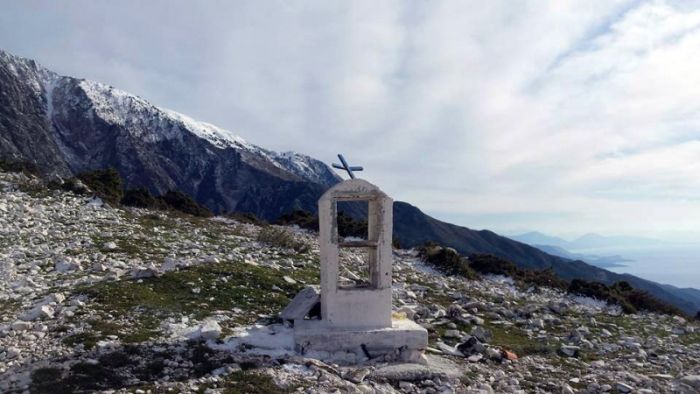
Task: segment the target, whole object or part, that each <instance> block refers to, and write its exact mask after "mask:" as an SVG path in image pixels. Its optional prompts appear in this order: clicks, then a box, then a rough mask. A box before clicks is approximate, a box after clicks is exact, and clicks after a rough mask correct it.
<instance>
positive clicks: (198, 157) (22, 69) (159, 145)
mask: <svg viewBox="0 0 700 394" xmlns="http://www.w3.org/2000/svg"><path fill="white" fill-rule="evenodd" d="M2 160H5V161H26V162H31V163H34V164H36V165H37V166H38V167H39V168H41V169H42V170H44V172H46V173H48V174H52V175H59V176H63V177H66V176H70V175H74V174H77V173H81V172H83V171H86V170H94V169H101V168H107V167H113V168H116V169H117V170H118V171H119V173H120V174H121V176H122V178H123V179H124V182H125V185H126V186H127V187H129V188H134V187H142V188H146V189H149V190H150V191H151V192H152V193H154V194H156V195H159V194H163V193H165V192H166V191H168V190H177V191H179V192H182V193H186V194H188V195H190V196H192V197H193V198H194V199H195V200H197V201H198V202H199V203H201V204H203V205H205V206H207V207H208V208H210V209H211V210H212V211H214V212H218V213H220V212H225V211H238V212H251V213H254V214H255V215H257V216H258V217H261V218H264V219H267V220H275V219H277V218H278V217H279V216H281V215H282V214H285V213H288V212H290V211H292V210H295V209H303V210H306V211H310V212H314V211H315V210H316V201H317V199H318V197H319V196H320V195H321V194H322V193H323V192H324V191H325V190H326V189H327V188H328V187H329V186H330V185H333V184H335V183H337V182H338V181H339V180H340V178H339V177H338V176H337V175H336V174H335V173H334V172H333V171H332V170H331V169H330V168H329V167H328V166H327V165H326V164H324V163H322V162H320V161H318V160H315V159H313V158H311V157H308V156H304V155H301V154H297V153H293V152H289V153H282V154H280V153H276V152H272V151H269V150H266V149H264V148H261V147H258V146H255V145H253V144H250V143H248V142H246V141H244V140H243V139H241V138H240V137H237V136H236V135H234V134H233V133H231V132H229V131H227V130H223V129H220V128H218V127H216V126H213V125H210V124H207V123H204V122H198V121H195V120H193V119H190V118H188V117H187V116H185V115H182V114H178V113H176V112H173V111H169V110H165V109H162V108H159V107H156V106H154V105H152V104H150V103H148V102H147V101H145V100H143V99H142V98H140V97H137V96H134V95H131V94H129V93H126V92H123V91H120V90H118V89H115V88H113V87H111V86H107V85H104V84H100V83H98V82H93V81H88V80H84V79H76V78H72V77H65V76H60V75H58V74H56V73H54V72H52V71H50V70H48V69H46V68H43V67H41V66H40V65H38V64H37V63H36V62H34V61H33V60H29V59H23V58H19V57H16V56H12V55H10V54H8V53H6V52H3V51H2V50H0V161H2ZM394 220H395V228H396V231H395V235H396V238H397V239H398V240H399V241H400V242H401V244H402V245H405V246H409V247H411V246H417V245H420V244H422V243H423V242H425V241H427V240H430V241H435V242H438V243H440V244H443V245H446V246H451V247H454V248H455V249H457V250H458V251H459V252H461V253H464V254H469V253H474V252H479V253H492V254H495V255H498V256H500V257H503V258H506V259H509V260H512V261H513V262H515V263H516V264H518V265H520V266H521V267H524V268H529V269H543V268H549V267H553V268H554V269H555V271H556V272H557V274H558V275H560V276H561V277H562V278H564V279H567V280H568V279H572V278H581V279H586V280H597V281H602V282H605V283H608V284H610V283H612V282H615V281H618V280H626V281H628V282H630V283H631V284H632V285H634V286H635V287H637V288H640V289H643V290H646V291H649V292H651V293H652V294H654V296H656V297H658V298H659V299H661V300H663V301H666V302H669V303H671V304H674V305H676V306H678V307H679V308H681V309H683V310H684V311H686V312H687V313H689V314H695V313H696V312H697V311H698V310H700V300H699V299H698V298H697V296H696V295H692V294H690V293H688V292H687V291H683V290H681V289H675V288H672V287H668V286H661V285H659V284H656V283H653V282H650V281H646V280H643V279H640V278H637V277H634V276H630V275H618V274H615V273H612V272H609V271H606V270H603V269H600V268H597V267H593V266H590V265H588V264H586V263H583V262H580V261H574V262H571V261H569V260H567V259H564V258H560V257H556V256H552V255H550V254H547V253H544V252H542V251H540V250H538V249H536V248H534V247H532V246H529V245H526V244H523V243H520V242H516V241H513V240H510V239H508V238H505V237H502V236H499V235H498V234H495V233H493V232H490V231H486V230H483V231H474V230H471V229H468V228H466V227H461V226H456V225H453V224H450V223H445V222H441V221H439V220H436V219H434V218H432V217H430V216H428V215H426V214H425V213H423V212H421V211H420V210H419V209H418V208H416V207H413V206H411V205H410V204H407V203H403V202H397V203H396V204H395V215H394Z"/></svg>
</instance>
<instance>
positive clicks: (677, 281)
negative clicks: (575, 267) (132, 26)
mask: <svg viewBox="0 0 700 394" xmlns="http://www.w3.org/2000/svg"><path fill="white" fill-rule="evenodd" d="M575 252H579V253H590V254H597V255H620V256H622V257H625V258H627V259H630V260H633V261H630V262H627V263H625V264H626V266H625V267H613V268H607V269H609V270H610V271H613V272H617V273H628V274H632V275H636V276H639V277H642V278H644V279H649V280H652V281H654V282H659V283H663V284H669V285H673V286H676V287H693V288H696V289H700V244H660V245H652V246H636V247H607V248H591V249H580V250H575Z"/></svg>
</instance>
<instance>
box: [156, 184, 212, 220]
mask: <svg viewBox="0 0 700 394" xmlns="http://www.w3.org/2000/svg"><path fill="white" fill-rule="evenodd" d="M158 199H159V200H161V201H162V202H163V203H165V205H166V206H167V207H169V208H172V209H174V210H176V211H180V212H183V213H187V214H190V215H194V216H201V217H211V216H213V215H214V214H213V213H212V212H211V211H210V210H209V208H207V207H204V206H202V205H199V204H198V203H197V202H196V201H194V200H193V199H192V198H191V197H190V196H188V195H186V194H184V193H180V192H177V191H174V190H169V191H168V192H167V193H165V194H164V195H162V196H160V197H158Z"/></svg>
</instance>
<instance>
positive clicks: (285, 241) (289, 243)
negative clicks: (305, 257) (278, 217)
mask: <svg viewBox="0 0 700 394" xmlns="http://www.w3.org/2000/svg"><path fill="white" fill-rule="evenodd" d="M257 240H258V241H260V242H263V243H266V244H268V245H270V246H276V247H279V248H284V249H293V250H294V251H296V252H298V253H305V252H307V251H308V250H309V245H308V244H307V243H306V242H303V241H299V240H297V239H296V238H295V237H294V234H293V233H292V232H291V231H289V230H287V229H284V228H279V227H273V226H267V227H263V228H262V229H260V232H258V237H257Z"/></svg>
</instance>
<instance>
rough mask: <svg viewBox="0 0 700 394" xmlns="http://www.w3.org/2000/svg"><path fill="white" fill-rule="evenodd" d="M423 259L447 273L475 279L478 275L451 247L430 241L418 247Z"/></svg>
mask: <svg viewBox="0 0 700 394" xmlns="http://www.w3.org/2000/svg"><path fill="white" fill-rule="evenodd" d="M418 253H419V255H420V256H421V258H422V259H423V260H425V261H426V262H427V263H429V264H431V265H433V266H434V267H436V268H437V269H438V270H440V271H441V272H443V273H445V274H447V275H459V276H463V277H465V278H467V279H476V278H478V277H479V275H478V274H477V273H476V272H475V271H474V270H473V269H472V268H471V267H470V266H469V262H468V261H467V259H465V258H464V257H462V256H460V254H459V253H457V251H456V250H454V249H452V248H444V247H442V246H439V245H437V244H435V243H432V242H427V243H425V245H423V246H421V247H420V248H418Z"/></svg>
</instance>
